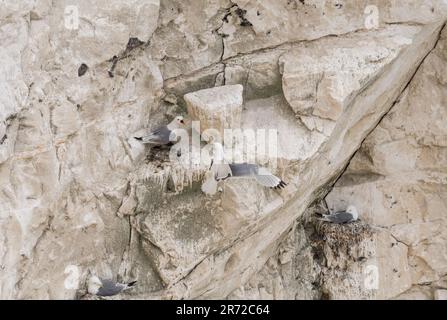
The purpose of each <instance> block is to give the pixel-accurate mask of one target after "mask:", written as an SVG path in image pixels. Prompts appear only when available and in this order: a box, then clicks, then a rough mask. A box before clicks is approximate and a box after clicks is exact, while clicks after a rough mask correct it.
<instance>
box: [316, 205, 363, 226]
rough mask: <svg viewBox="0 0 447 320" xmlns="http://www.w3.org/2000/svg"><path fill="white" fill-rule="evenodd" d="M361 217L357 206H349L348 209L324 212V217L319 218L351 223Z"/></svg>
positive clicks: (327, 220) (339, 222) (333, 221)
mask: <svg viewBox="0 0 447 320" xmlns="http://www.w3.org/2000/svg"><path fill="white" fill-rule="evenodd" d="M358 218H359V214H358V212H357V208H356V207H355V206H352V205H351V206H348V208H347V209H346V211H337V212H334V213H330V214H323V217H322V218H320V219H319V220H321V221H326V222H332V223H338V224H343V223H349V222H353V221H356V220H357V219H358Z"/></svg>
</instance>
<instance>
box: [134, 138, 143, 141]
mask: <svg viewBox="0 0 447 320" xmlns="http://www.w3.org/2000/svg"><path fill="white" fill-rule="evenodd" d="M133 138H134V139H136V140H138V141H141V140H143V137H133Z"/></svg>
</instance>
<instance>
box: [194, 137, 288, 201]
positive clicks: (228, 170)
mask: <svg viewBox="0 0 447 320" xmlns="http://www.w3.org/2000/svg"><path fill="white" fill-rule="evenodd" d="M210 171H211V172H212V173H213V174H212V175H211V177H212V178H213V179H214V181H216V182H219V181H223V180H226V179H228V178H230V177H231V178H235V177H241V178H252V179H255V180H256V182H257V183H259V184H260V185H262V186H264V187H269V188H272V189H282V188H284V187H285V186H286V185H287V184H286V183H285V182H284V181H282V180H281V179H280V178H278V177H277V176H275V175H273V174H272V173H271V172H270V171H269V170H268V169H267V168H264V167H260V166H258V165H256V164H251V163H233V164H227V163H225V162H224V152H223V147H222V145H221V144H220V143H214V155H213V159H212V160H211V165H210ZM202 191H203V192H205V193H211V194H212V193H214V192H215V183H210V181H208V180H207V181H205V182H204V184H203V185H202Z"/></svg>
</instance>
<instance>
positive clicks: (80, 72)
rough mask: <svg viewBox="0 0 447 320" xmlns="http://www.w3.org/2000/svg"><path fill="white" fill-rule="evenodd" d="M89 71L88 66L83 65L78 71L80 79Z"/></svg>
mask: <svg viewBox="0 0 447 320" xmlns="http://www.w3.org/2000/svg"><path fill="white" fill-rule="evenodd" d="M87 70H88V66H87V65H86V64H85V63H83V64H81V66H80V67H79V69H78V77H82V76H83V75H84V74H85V73H86V72H87Z"/></svg>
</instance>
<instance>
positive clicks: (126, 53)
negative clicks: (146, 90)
mask: <svg viewBox="0 0 447 320" xmlns="http://www.w3.org/2000/svg"><path fill="white" fill-rule="evenodd" d="M149 45H150V40H148V41H146V42H144V41H141V40H139V39H138V38H129V41H128V42H127V45H126V48H125V49H124V50H123V51H122V52H121V53H119V54H118V55H114V56H113V57H112V58H110V59H109V60H107V62H109V63H111V66H110V68H109V70H108V71H107V72H108V74H109V77H110V78H113V77H114V76H115V75H114V71H115V68H116V66H117V64H118V62H119V61H121V60H124V59H127V58H130V57H131V56H132V53H133V52H134V51H135V50H136V49H138V48H142V50H143V51H144V49H145V48H147V47H148V46H149Z"/></svg>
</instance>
